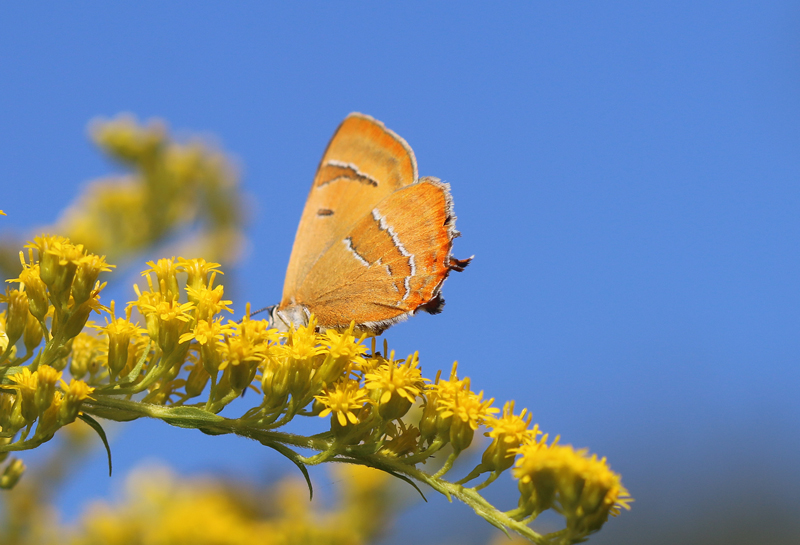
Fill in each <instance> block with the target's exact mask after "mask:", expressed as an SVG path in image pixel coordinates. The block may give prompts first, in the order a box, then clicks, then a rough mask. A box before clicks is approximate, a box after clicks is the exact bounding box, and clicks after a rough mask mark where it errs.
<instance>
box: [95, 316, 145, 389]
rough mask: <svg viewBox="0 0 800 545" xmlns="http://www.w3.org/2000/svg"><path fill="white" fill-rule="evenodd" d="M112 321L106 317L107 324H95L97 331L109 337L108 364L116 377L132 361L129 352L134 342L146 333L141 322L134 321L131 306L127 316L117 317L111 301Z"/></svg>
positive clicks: (112, 374)
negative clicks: (140, 325) (132, 320)
mask: <svg viewBox="0 0 800 545" xmlns="http://www.w3.org/2000/svg"><path fill="white" fill-rule="evenodd" d="M110 313H111V321H109V320H108V318H106V325H105V326H102V327H101V326H93V327H94V328H95V329H96V330H97V331H99V332H100V333H102V334H104V335H105V336H106V337H108V359H107V365H108V369H109V371H110V372H111V377H112V378H116V377H117V375H119V373H121V372H122V370H123V369H125V367H126V365H127V364H128V362H129V361H130V359H131V358H130V354H129V352H130V351H131V349H132V348H133V346H132V343H133V344H135V343H136V341H137V340H138V339H139V338H140V337H141V336H142V335H143V334H144V333H145V330H144V329H142V328H140V327H139V324H138V323H136V324H134V323H132V322H131V321H130V320H131V307H128V308H127V309H126V313H125V314H126V315H125V318H117V317H116V316H115V314H114V302H113V301H112V302H111V311H110Z"/></svg>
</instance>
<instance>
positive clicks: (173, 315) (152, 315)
mask: <svg viewBox="0 0 800 545" xmlns="http://www.w3.org/2000/svg"><path fill="white" fill-rule="evenodd" d="M140 309H141V310H142V312H143V313H144V314H145V316H146V317H147V318H148V331H149V329H150V328H149V326H150V320H151V319H153V322H154V324H155V330H156V335H155V338H156V339H157V342H158V346H159V347H160V348H161V350H163V351H164V353H165V354H170V353H171V352H172V351H173V350H175V348H176V347H177V346H178V344H184V343H181V342H180V338H181V336H182V335H183V334H184V333H185V332H186V329H187V327H188V324H189V323H190V322H191V321H192V316H191V314H189V311H191V310H193V309H194V305H193V304H192V303H183V304H180V303H178V301H177V299H173V300H170V301H160V302H159V303H157V304H155V305H148V304H142V305H140ZM150 335H151V337H152V336H153V334H152V332H150Z"/></svg>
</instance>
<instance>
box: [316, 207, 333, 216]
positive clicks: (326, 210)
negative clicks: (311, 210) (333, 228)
mask: <svg viewBox="0 0 800 545" xmlns="http://www.w3.org/2000/svg"><path fill="white" fill-rule="evenodd" d="M317 215H318V216H332V215H333V210H331V209H330V208H320V209H319V210H317Z"/></svg>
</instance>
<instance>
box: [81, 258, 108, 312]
mask: <svg viewBox="0 0 800 545" xmlns="http://www.w3.org/2000/svg"><path fill="white" fill-rule="evenodd" d="M112 267H113V265H109V264H108V263H106V256H102V257H100V256H97V255H94V254H88V255H86V256H83V258H81V259H80V261H79V263H78V270H77V272H76V274H75V280H74V281H73V283H72V297H73V298H74V299H75V304H77V305H80V304H81V303H85V302H86V301H88V300H89V298H90V297H92V291H93V290H94V287H95V283H96V282H97V277H98V276H100V273H101V272H104V271H110V270H111V268H112Z"/></svg>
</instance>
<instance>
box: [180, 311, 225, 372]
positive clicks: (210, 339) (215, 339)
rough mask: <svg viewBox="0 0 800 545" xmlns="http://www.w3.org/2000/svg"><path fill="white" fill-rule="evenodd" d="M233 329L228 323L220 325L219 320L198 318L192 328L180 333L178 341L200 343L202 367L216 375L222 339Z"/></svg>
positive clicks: (218, 367) (219, 362)
mask: <svg viewBox="0 0 800 545" xmlns="http://www.w3.org/2000/svg"><path fill="white" fill-rule="evenodd" d="M234 331H235V330H234V328H233V327H231V326H230V325H222V321H221V320H214V321H211V320H198V321H197V323H196V324H195V326H194V329H192V331H189V332H188V333H184V334H183V335H181V337H180V339H179V341H178V342H180V343H186V342H190V341H192V340H194V341H197V344H199V345H200V356H201V358H202V364H203V367H204V368H205V370H206V372H207V373H208V374H209V375H214V376H216V374H217V371H219V369H220V364H221V363H222V357H223V355H222V352H221V350H222V341H223V340H224V338H225V335H226V334H232V333H233V332H234Z"/></svg>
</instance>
